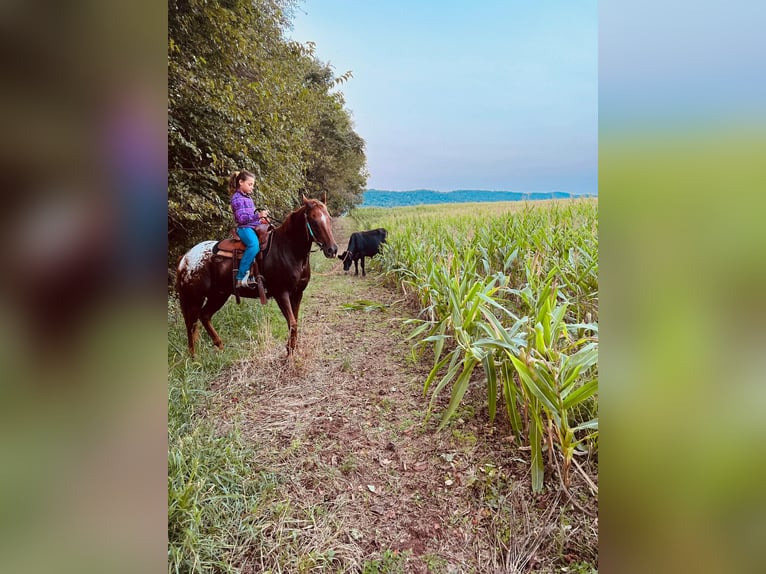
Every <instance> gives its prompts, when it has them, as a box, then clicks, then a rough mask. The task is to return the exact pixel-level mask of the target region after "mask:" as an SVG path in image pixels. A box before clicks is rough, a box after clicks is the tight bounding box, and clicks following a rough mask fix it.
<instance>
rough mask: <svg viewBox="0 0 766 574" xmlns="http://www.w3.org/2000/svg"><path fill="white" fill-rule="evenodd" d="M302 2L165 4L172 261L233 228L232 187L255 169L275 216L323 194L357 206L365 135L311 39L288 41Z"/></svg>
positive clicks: (333, 203) (260, 192)
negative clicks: (237, 174) (235, 175)
mask: <svg viewBox="0 0 766 574" xmlns="http://www.w3.org/2000/svg"><path fill="white" fill-rule="evenodd" d="M296 4H297V0H169V2H168V247H169V266H170V267H173V266H174V264H175V261H176V259H177V258H178V256H179V255H181V254H182V253H183V252H184V251H185V249H187V248H188V247H190V246H191V245H193V244H195V243H197V242H198V241H200V240H202V239H213V238H216V237H219V236H222V234H224V233H225V232H226V230H227V229H228V228H230V227H231V226H232V218H231V213H230V210H229V205H228V193H227V190H226V182H227V179H228V176H229V175H230V174H231V172H233V171H234V170H237V169H247V170H249V171H252V172H254V173H255V174H256V184H257V189H256V192H255V194H254V195H255V201H256V204H259V205H264V206H266V207H268V208H269V209H270V210H271V211H272V213H273V214H275V216H276V217H277V218H280V217H281V216H284V215H286V214H287V213H288V212H290V211H291V210H292V209H293V208H294V207H296V205H297V201H298V199H299V198H300V196H301V194H303V193H305V194H306V195H307V196H309V197H318V196H320V195H321V194H322V192H324V191H326V192H327V198H328V207H329V209H330V212H331V213H333V214H337V213H341V212H343V211H346V210H347V209H349V208H351V207H353V206H354V205H358V204H359V203H361V201H362V198H363V192H364V189H365V187H366V183H367V176H368V174H367V170H366V157H365V144H364V140H363V139H362V138H361V137H360V136H359V135H358V134H357V133H356V132H355V131H354V127H353V123H352V120H351V116H350V113H349V111H348V110H347V109H346V108H345V101H344V99H343V94H342V92H340V91H339V89H338V88H339V86H340V85H342V84H343V83H344V82H346V81H348V80H349V79H350V77H351V72H346V73H345V74H341V75H336V74H335V72H334V71H333V69H332V67H331V66H330V65H329V64H325V63H322V62H320V61H319V60H318V59H317V58H316V56H315V54H314V44H313V43H310V42H309V43H306V44H301V43H298V42H295V41H291V40H289V39H287V38H286V35H285V32H286V31H287V30H288V29H289V28H290V22H291V19H292V15H293V11H294V10H295V8H296Z"/></svg>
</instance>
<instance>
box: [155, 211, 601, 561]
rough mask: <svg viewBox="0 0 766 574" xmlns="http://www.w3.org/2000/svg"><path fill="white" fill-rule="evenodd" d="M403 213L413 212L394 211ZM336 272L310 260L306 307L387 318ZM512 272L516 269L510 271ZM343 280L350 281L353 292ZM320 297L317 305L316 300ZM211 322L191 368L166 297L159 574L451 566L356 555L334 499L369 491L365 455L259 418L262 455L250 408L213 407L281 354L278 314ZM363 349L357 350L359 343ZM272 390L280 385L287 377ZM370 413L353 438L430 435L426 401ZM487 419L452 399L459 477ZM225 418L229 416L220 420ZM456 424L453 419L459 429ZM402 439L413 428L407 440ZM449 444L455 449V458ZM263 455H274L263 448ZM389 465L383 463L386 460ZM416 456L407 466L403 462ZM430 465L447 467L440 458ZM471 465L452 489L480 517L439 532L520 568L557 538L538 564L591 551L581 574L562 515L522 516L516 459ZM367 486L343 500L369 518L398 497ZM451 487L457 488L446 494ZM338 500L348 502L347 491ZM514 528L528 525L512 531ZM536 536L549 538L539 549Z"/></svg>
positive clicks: (253, 308)
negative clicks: (487, 544)
mask: <svg viewBox="0 0 766 574" xmlns="http://www.w3.org/2000/svg"><path fill="white" fill-rule="evenodd" d="M482 209H489V206H486V205H483V206H482ZM488 213H489V212H487V214H488ZM396 217H399V215H397V216H396ZM404 217H414V215H413V214H409V215H407V214H404ZM494 264H499V263H497V262H494V263H493V265H494ZM337 265H338V262H337V260H327V259H325V258H324V257H322V256H321V255H319V254H314V255H312V269H313V273H314V274H315V277H317V276H318V275H321V274H327V275H328V277H326V278H323V280H322V281H318V280H316V279H312V282H311V283H310V284H309V287H308V290H307V293H306V295H307V299H311V298H316V296H317V295H318V290H320V289H323V290H328V291H331V292H332V294H331V296H332V297H338V298H341V299H342V300H345V301H350V302H351V303H350V304H349V307H348V308H347V309H346V310H345V311H341V312H340V314H341V315H344V316H347V315H349V314H352V313H355V315H354V318H355V320H357V321H360V320H361V321H366V322H379V321H382V320H386V321H387V319H385V317H388V310H387V309H386V308H385V307H384V306H383V305H382V304H381V303H378V302H376V301H375V300H374V298H364V297H363V296H362V297H360V291H359V286H360V285H361V286H363V285H365V283H364V282H369V281H372V280H374V279H371V278H370V277H368V278H365V279H361V278H359V279H358V280H357V278H354V277H346V276H344V275H342V274H341V275H333V274H332V272H333V270H334V269H336V268H337ZM376 265H380V269H381V270H382V268H383V265H382V262H376ZM516 271H518V272H521V270H520V269H519V270H516ZM352 281H355V282H356V283H354V284H352V283H351V282H352ZM322 295H323V296H325V297H328V295H327V293H322ZM380 299H381V300H383V298H380ZM381 311H384V313H381ZM381 317H384V319H381ZM327 320H328V321H329V323H328V325H331V324H332V323H331V321H332V320H333V319H332V318H331V317H329V318H328V319H327ZM214 323H215V325H216V328H217V330H218V332H219V334H220V335H221V337H222V338H223V340H224V344H225V349H224V351H222V352H219V351H217V350H215V349H214V348H213V347H212V345H211V344H210V342H209V339H208V338H207V336H206V334H204V332H203V333H201V336H200V341H199V346H198V356H197V358H196V359H194V360H192V359H190V358H188V357H187V355H186V341H185V332H184V329H183V324H182V321H181V320H180V317H179V314H178V310H177V308H176V305H175V303H174V301H172V300H169V303H168V326H169V332H168V367H169V375H168V409H169V413H168V414H169V420H168V441H169V446H168V537H169V543H168V569H169V572H173V573H176V572H179V573H180V572H194V573H196V572H200V573H201V572H237V571H238V568H240V567H243V566H244V565H247V569H249V570H254V571H272V572H360V571H361V572H366V573H369V574H374V573H395V572H408V571H412V567H413V565H414V564H415V563H416V562H417V563H418V564H419V565H420V566H421V569H422V567H423V565H425V567H426V569H427V571H428V572H434V573H437V572H440V573H441V572H449V571H450V568H453V566H451V565H450V564H452V563H454V561H453V560H450V561H448V560H447V559H445V558H444V557H443V556H441V555H439V554H436V553H429V554H426V555H423V556H413V554H412V552H409V551H398V550H394V549H392V548H390V546H389V547H388V548H387V545H383V546H382V548H383V549H384V550H382V551H380V552H377V553H374V554H367V555H365V554H363V553H362V550H361V548H362V546H363V544H369V542H370V539H369V537H370V533H369V532H368V531H365V532H364V533H362V531H361V530H360V529H363V528H364V527H363V526H359V529H357V530H356V531H354V530H350V531H349V530H348V529H346V528H345V524H344V522H343V518H342V516H341V513H340V511H342V510H343V509H344V508H345V506H347V505H348V506H350V505H351V502H350V501H349V500H350V499H349V498H346V494H343V493H346V492H348V490H347V487H348V485H349V484H352V483H353V484H354V487H356V484H355V483H354V482H353V481H355V480H362V483H361V485H362V487H364V485H366V484H368V482H367V481H366V480H365V479H364V478H363V477H364V471H365V466H366V465H368V464H369V462H368V461H367V460H366V459H367V458H368V457H369V453H367V452H364V451H358V452H344V451H343V450H342V449H341V450H338V451H334V452H335V453H336V455H337V456H336V459H335V460H334V461H332V462H331V461H330V460H326V457H324V458H323V456H321V454H320V453H321V450H322V447H323V444H322V443H323V442H324V443H325V444H324V446H326V445H327V442H328V437H329V434H330V433H328V432H326V429H327V428H328V427H322V426H318V427H315V428H316V434H314V435H311V434H306V433H298V432H292V429H290V427H289V424H288V423H289V422H290V421H288V420H284V421H283V420H275V421H263V420H261V419H258V418H256V419H255V420H256V421H257V422H258V423H259V424H261V425H266V426H268V425H271V427H270V428H272V429H273V430H269V429H268V428H267V429H266V430H265V432H266V433H268V432H272V433H274V434H279V432H285V431H286V434H285V439H284V442H283V443H282V444H281V446H280V450H279V452H278V453H276V452H266V451H267V448H266V447H267V445H263V444H261V443H259V438H258V437H259V436H261V435H258V434H257V433H254V432H252V429H251V428H248V423H247V422H246V419H247V417H248V416H249V405H246V404H242V405H239V406H238V407H237V408H236V409H235V408H228V409H227V408H226V406H225V405H222V401H223V400H224V399H230V398H231V397H238V396H241V397H242V399H241V400H242V401H246V400H247V394H248V393H247V392H244V391H243V392H241V393H240V392H238V386H243V388H244V385H245V384H246V383H247V381H248V380H251V379H252V378H253V377H255V376H256V375H255V373H253V372H251V371H248V369H251V368H253V367H251V366H250V364H249V362H248V361H247V359H248V358H250V357H252V356H253V355H254V354H261V355H262V354H268V353H274V349H275V348H278V351H279V352H280V353H281V352H282V351H283V347H284V341H285V339H286V337H287V330H286V327H285V324H284V320H283V318H282V316H281V314H280V313H279V311H278V309H277V308H276V305H275V304H274V303H273V302H270V303H269V305H267V306H266V307H263V306H261V305H260V304H258V303H257V302H256V301H244V302H243V304H242V305H240V306H237V305H236V304H234V303H233V302H229V303H228V304H227V305H225V306H224V307H223V308H222V309H221V311H219V312H218V313H217V314H216V316H215V318H214ZM391 328H392V329H394V330H396V329H397V326H396V325H395V324H394V325H392V327H391ZM362 343H364V341H362ZM362 347H364V344H362V345H360V348H362ZM334 352H335V351H334ZM342 353H343V351H342V350H340V349H339V350H338V351H337V355H335V354H333V355H332V356H333V357H334V358H335V359H336V360H337V361H338V368H339V369H340V371H342V372H350V371H352V369H353V365H354V364H355V362H354V361H352V359H350V358H349V357H348V356H345V355H343V354H342ZM299 359H300V360H299V361H296V364H295V365H294V366H293V367H291V368H293V369H294V370H295V371H296V373H297V374H298V375H301V376H303V375H305V373H306V372H310V371H311V368H312V366H311V360H310V359H311V357H310V356H309V357H299ZM404 360H405V362H407V363H408V365H409V366H413V367H414V366H416V365H418V364H419V363H420V361H421V360H422V359H421V358H420V357H418V356H416V355H413V356H412V357H404ZM280 380H284V382H285V384H287V382H288V381H289V380H290V377H289V376H285V377H283V379H280ZM307 380H309V379H307ZM223 384H225V385H226V389H225V390H212V389H214V388H216V385H218V387H219V388H220V386H221V385H223ZM406 384H407V385H409V383H406ZM399 385H402V386H404V385H405V383H402V382H399V383H397V387H399ZM309 392H310V390H309ZM370 404H371V405H372V407H373V409H374V408H375V407H378V408H379V409H380V411H378V413H377V414H376V416H375V417H373V418H371V419H370V423H371V424H372V425H373V427H374V428H371V429H368V430H365V431H364V432H368V433H369V434H368V436H369V437H370V440H371V441H372V442H373V443H375V442H380V443H381V444H384V443H385V442H386V441H388V440H389V439H391V437H401V436H402V435H403V433H404V432H405V431H406V432H407V437H408V438H407V439H402V441H403V442H404V441H405V440H409V437H418V436H425V434H426V433H429V434H430V433H432V429H433V426H431V427H428V428H426V427H424V426H423V425H421V424H419V423H420V422H421V421H422V419H423V416H424V415H425V414H426V405H425V404H424V405H423V407H422V409H420V410H418V409H415V410H411V411H410V412H409V413H407V414H406V415H402V416H401V417H400V418H399V420H398V421H396V420H395V417H394V415H399V414H400V413H399V411H400V410H401V405H400V404H398V403H397V402H396V401H395V400H394V399H392V398H389V397H384V398H378V397H376V398H375V399H374V400H373V401H372V402H371V403H370ZM593 408H595V405H593ZM584 410H587V409H585V408H584ZM485 412H486V410H485V409H484V408H481V407H479V408H476V407H474V406H473V405H472V404H471V403H461V404H459V405H458V406H457V407H456V409H455V417H454V418H453V419H452V420H451V421H450V425H449V427H448V433H449V434H448V436H447V437H446V441H447V443H448V444H450V445H452V446H450V447H449V448H450V449H451V450H455V451H456V452H458V451H459V453H460V454H459V457H461V458H460V464H459V465H458V468H459V469H460V472H462V464H463V460H465V461H468V460H469V457H468V456H467V455H468V453H469V452H470V451H471V449H473V448H478V447H480V446H481V443H482V441H483V440H484V437H483V435H482V433H478V434H477V433H476V432H474V430H473V429H475V428H478V427H479V426H480V424H483V423H480V424H479V425H477V424H476V421H477V419H479V418H480V417H481V416H483V415H484V413H485ZM223 414H227V415H231V416H230V417H228V418H227V417H223V416H222V415H223ZM333 416H335V415H334V413H333ZM578 416H579V417H580V422H585V421H587V420H588V413H587V412H582V413H579V414H578ZM224 419H225V420H224ZM388 419H391V420H390V421H389V420H388ZM459 419H464V421H463V422H458V420H459ZM389 422H391V423H392V424H391V425H389V426H390V428H389V427H388V426H386V427H385V428H384V426H385V425H387V424H388V423H389ZM367 423H368V421H366V420H365V421H360V427H363V428H364V429H366V425H367ZM464 423H465V424H464ZM250 424H252V421H250ZM411 429H414V430H413V432H411V433H410V430H411ZM261 430H262V429H261ZM394 442H395V443H396V445H397V448H399V447H400V446H401V445H400V442H399V440H398V439H394ZM454 445H457V446H458V447H459V448H458V449H455V448H454ZM269 447H270V448H272V449H273V448H274V445H269ZM443 452H446V451H443ZM414 454H415V453H413V455H414ZM464 455H465V456H464ZM391 458H394V457H393V455H391ZM436 458H437V459H438V457H436ZM417 459H418V457H417V456H413V459H412V460H417ZM482 461H483V459H482ZM431 462H433V461H431ZM395 463H398V462H397V461H395ZM429 464H430V463H429ZM436 464H448V463H447V462H446V461H444V460H441V459H438V461H437V463H436ZM475 464H476V469H475V472H474V473H473V474H472V475H471V476H470V477H465V476H464V477H463V480H464V485H466V486H464V490H463V491H462V492H463V493H466V494H470V496H471V497H472V499H473V500H475V504H474V506H475V507H477V508H479V509H480V510H481V512H480V514H479V516H480V517H481V520H480V521H479V523H478V525H473V524H472V522H471V518H472V517H471V516H465V515H462V514H461V515H453V514H452V513H451V512H450V509H445V516H444V524H445V527H447V526H448V527H454V528H456V529H467V528H468V529H470V528H476V530H475V532H474V534H475V535H476V536H477V537H479V536H480V537H483V538H482V539H483V540H491V541H493V544H494V545H495V553H496V556H509V557H511V558H512V559H513V561H514V562H513V564H514V565H516V566H518V567H523V566H529V565H530V560H531V559H532V558H531V557H532V556H534V555H535V552H539V551H540V549H541V548H543V544H548V543H550V544H552V542H550V541H551V540H553V537H557V538H555V543H556V546H555V548H556V549H557V552H559V554H560V555H558V556H554V557H551V561H552V562H550V561H549V562H546V564H547V565H550V564H551V563H555V564H556V565H557V567H562V568H563V567H569V568H570V571H581V572H588V571H589V570H587V568H588V567H590V565H591V564H595V563H596V556H595V554H594V553H595V551H594V550H592V548H591V549H588V548H587V547H583V548H580V549H579V550H578V554H577V555H578V558H579V559H580V561H579V562H577V564H576V567H577V568H580V570H572V569H571V568H575V565H574V564H569V562H567V558H566V553H567V552H568V551H571V549H572V546H573V544H575V542H574V536H573V534H572V531H571V530H567V529H566V528H564V526H566V524H565V523H564V522H565V519H559V522H557V520H556V519H557V518H559V517H558V516H553V517H552V518H551V517H549V518H551V520H550V521H549V522H548V523H546V522H544V521H543V520H542V519H541V517H540V516H538V515H537V514H536V511H535V509H529V511H528V512H527V513H526V516H524V517H520V515H519V511H518V509H519V508H521V506H520V504H521V503H520V502H519V501H520V500H522V498H523V497H522V496H521V494H520V492H521V490H520V489H522V488H525V487H527V488H528V484H529V482H528V480H527V481H521V482H520V484H518V485H516V482H517V479H516V478H512V477H511V476H510V474H509V472H510V471H509V470H508V465H509V464H517V463H515V462H509V461H508V460H496V461H495V460H487V461H486V463H484V462H482V464H479V463H478V462H475ZM453 470H455V469H451V470H446V471H445V472H446V473H447V474H449V477H451V478H455V479H456V478H457V475H456V472H457V471H455V472H453ZM392 471H393V468H387V469H386V472H392ZM392 476H393V474H392ZM445 476H447V475H446V474H445ZM443 480H444V479H442V482H443ZM376 485H377V487H378V492H377V493H375V494H373V493H371V492H369V491H366V490H362V491H361V492H357V491H356V490H355V489H354V490H352V491H351V492H353V496H356V497H357V498H356V500H357V502H356V504H360V503H361V504H363V507H364V508H367V507H368V506H367V505H370V504H374V503H375V502H376V501H380V500H382V498H381V496H385V495H393V493H394V491H395V490H396V489H397V488H399V484H397V483H395V482H391V483H388V484H386V483H385V482H382V483H376ZM457 486H458V485H457V484H455V485H454V488H457ZM439 491H442V492H443V491H444V485H443V484H435V485H432V488H431V487H426V488H424V490H423V491H422V492H414V493H413V495H412V497H411V499H410V500H409V503H410V504H412V505H413V506H415V507H417V508H423V509H428V508H429V507H430V506H431V505H432V500H433V497H435V496H439V494H438V493H439ZM339 493H341V494H339ZM348 496H349V497H352V495H351V494H348ZM360 501H367V502H366V503H362V502H360ZM546 508H547V507H546ZM514 509H515V510H514ZM514 512H515V513H516V514H514ZM520 518H524V520H521V519H520ZM565 518H566V515H565ZM525 520H526V521H527V522H528V523H529V524H528V526H526V527H523V524H525V522H524V521H525ZM549 524H553V525H555V528H556V529H555V530H550V529H549V528H548V525H549ZM540 532H544V533H545V536H547V537H548V538H546V539H541V538H540V536H541V535H540ZM380 547H381V546H379V547H378V548H380ZM367 548H369V546H367ZM386 548H387V549H386ZM511 550H512V551H513V552H511ZM525 560H526V562H525ZM495 562H496V565H497V566H498V567H500V566H501V564H500V561H499V558H498V559H497V560H496V561H495Z"/></svg>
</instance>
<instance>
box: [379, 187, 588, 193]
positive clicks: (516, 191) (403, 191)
mask: <svg viewBox="0 0 766 574" xmlns="http://www.w3.org/2000/svg"><path fill="white" fill-rule="evenodd" d="M364 191H365V192H367V191H386V192H392V193H407V192H413V191H431V192H433V193H452V192H455V191H482V192H489V193H522V194H525V195H529V194H548V193H567V194H569V195H598V189H596V191H563V190H556V189H554V190H548V191H539V190H536V191H520V190H515V189H481V188H478V187H470V188H468V187H466V188H462V187H461V188H457V189H430V188H427V187H416V188H412V189H383V188H380V187H368V188H366V189H365V190H364Z"/></svg>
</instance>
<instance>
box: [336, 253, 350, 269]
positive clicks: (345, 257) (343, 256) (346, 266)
mask: <svg viewBox="0 0 766 574" xmlns="http://www.w3.org/2000/svg"><path fill="white" fill-rule="evenodd" d="M338 259H340V260H342V261H343V271H348V270H349V269H351V252H350V251H344V252H343V253H341V254H340V255H338Z"/></svg>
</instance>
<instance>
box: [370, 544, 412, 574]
mask: <svg viewBox="0 0 766 574" xmlns="http://www.w3.org/2000/svg"><path fill="white" fill-rule="evenodd" d="M409 554H410V552H409V551H407V552H399V551H398V550H386V551H384V552H383V554H382V555H381V557H380V558H379V559H375V560H367V561H366V562H365V563H364V564H363V565H362V574H403V573H404V565H405V562H406V561H407V557H408V556H409Z"/></svg>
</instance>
